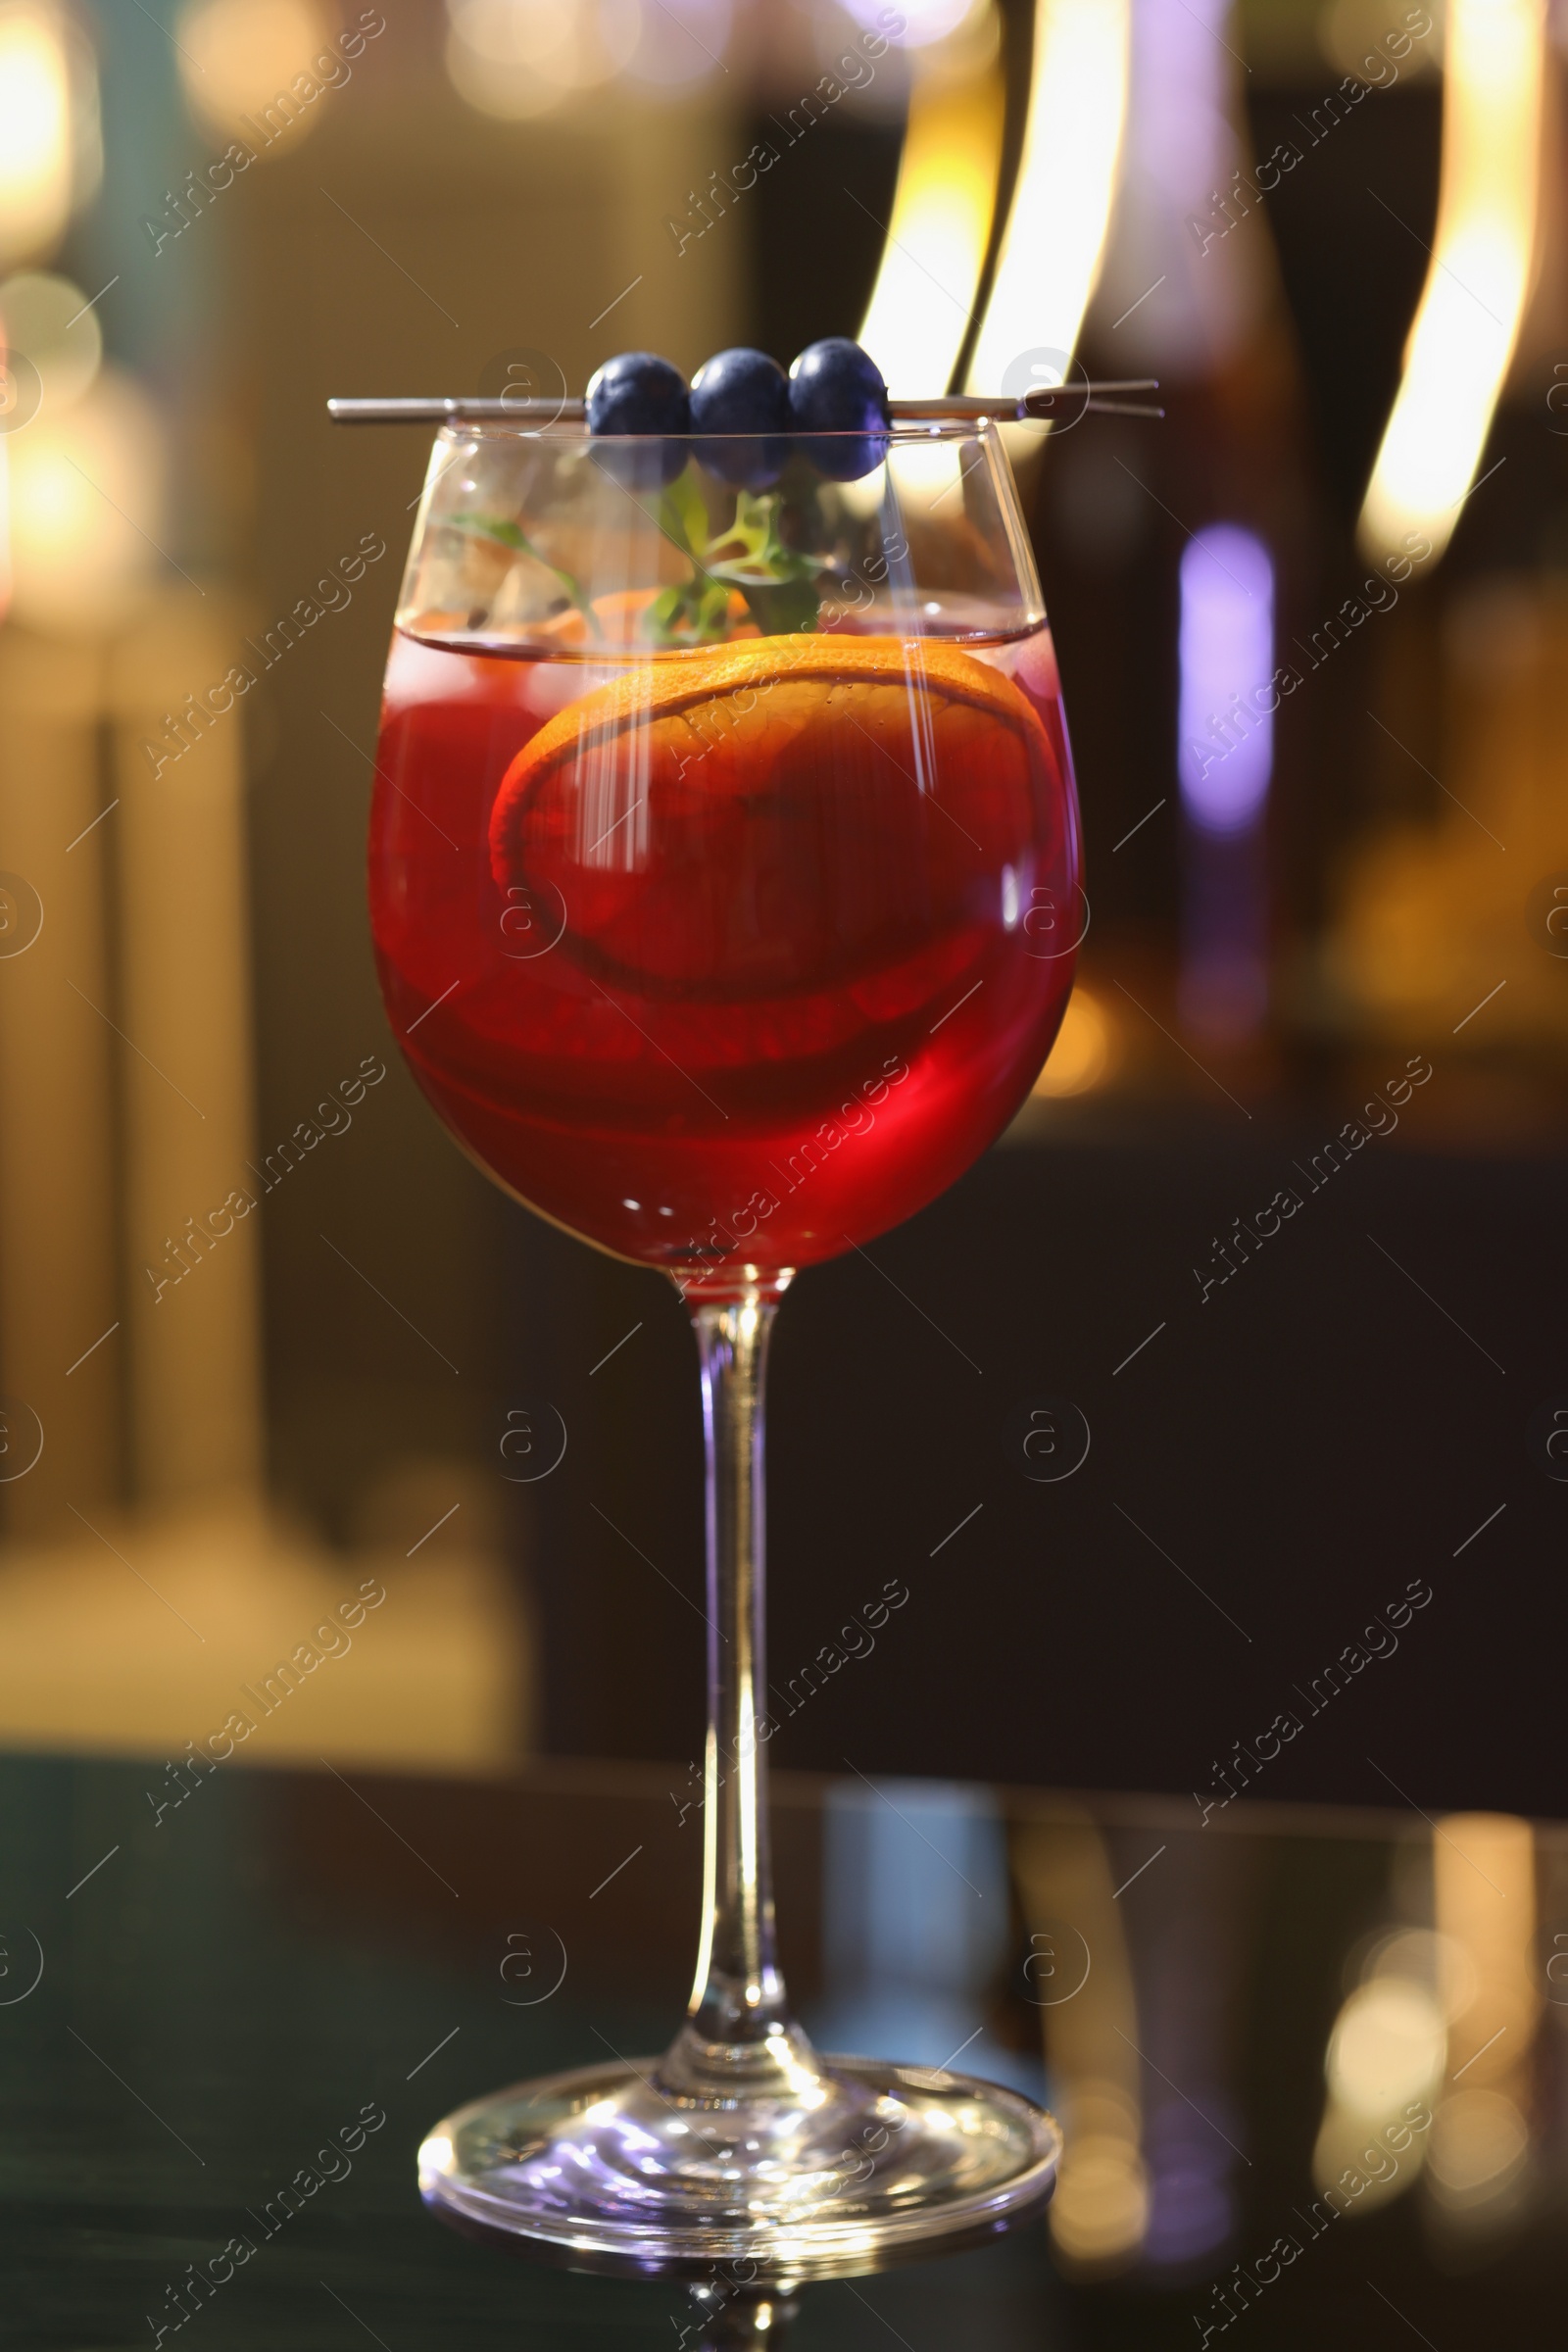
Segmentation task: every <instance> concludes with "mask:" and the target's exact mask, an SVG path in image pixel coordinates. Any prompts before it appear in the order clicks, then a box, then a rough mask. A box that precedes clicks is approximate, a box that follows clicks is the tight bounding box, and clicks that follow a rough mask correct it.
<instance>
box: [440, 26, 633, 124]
mask: <svg viewBox="0 0 1568 2352" xmlns="http://www.w3.org/2000/svg"><path fill="white" fill-rule="evenodd" d="M447 6H448V14H449V16H450V18H451V21H452V30H451V32H450V34H449V35H448V39H447V72H448V73H450V74H451V76H452V81H453V86H454V87H455V88H456V89H457V91H458V92H459V94H460V96H462V97H464V98H466V100H467V102H468V104H469V105H470V106H472V107H476V108H477V109H478V110H479V112H480V113H481V114H486V115H498V116H500V117H501V118H502V120H503V121H506V122H518V123H520V122H527V121H529V120H530V119H531V118H533V117H534V116H537V115H544V114H548V113H550V112H551V110H552V109H553V108H555V107H558V106H560V105H562V104H563V103H564V101H565V100H566V99H568V98H570V97H571V96H573V95H574V94H575V93H578V92H581V91H584V90H591V89H596V88H598V87H599V86H600V84H602V83H604V82H607V81H609V80H611V79H612V78H613V76H614V75H615V74H616V73H619V72H620V70H621V68H622V67H623V66H625V65H626V64H627V63H628V61H629V60H630V58H631V56H632V53H633V51H634V50H635V49H636V47H637V43H638V38H639V35H640V33H641V30H642V12H641V8H640V6H639V0H447Z"/></svg>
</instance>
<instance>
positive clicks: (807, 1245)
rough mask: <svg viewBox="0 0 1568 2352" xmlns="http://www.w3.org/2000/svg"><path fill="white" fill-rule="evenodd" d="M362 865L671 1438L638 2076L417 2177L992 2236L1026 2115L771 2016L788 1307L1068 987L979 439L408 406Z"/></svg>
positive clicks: (1067, 839)
mask: <svg viewBox="0 0 1568 2352" xmlns="http://www.w3.org/2000/svg"><path fill="white" fill-rule="evenodd" d="M369 890H370V907H371V918H372V927H373V932H374V939H375V950H376V957H377V962H378V967H379V971H380V978H381V986H382V991H383V995H384V998H385V1003H386V1008H387V1012H388V1016H389V1018H390V1020H391V1023H392V1027H393V1029H394V1030H395V1032H396V1034H397V1036H398V1039H399V1042H400V1044H401V1046H402V1049H403V1052H404V1054H406V1055H407V1057H408V1060H409V1064H410V1066H411V1068H412V1069H413V1072H414V1074H415V1077H416V1078H417V1081H418V1084H419V1085H420V1087H421V1088H422V1089H423V1091H424V1093H425V1094H426V1095H427V1096H428V1097H429V1100H430V1102H431V1103H432V1104H433V1105H434V1107H435V1109H436V1111H437V1113H438V1115H439V1116H440V1117H441V1118H442V1119H443V1120H444V1121H445V1123H446V1125H447V1126H448V1128H449V1129H450V1130H451V1132H452V1134H453V1135H454V1136H455V1137H456V1139H457V1141H458V1142H459V1144H460V1145H461V1146H462V1147H463V1148H464V1150H466V1152H468V1153H469V1154H470V1156H471V1157H473V1158H474V1159H476V1160H477V1161H478V1162H479V1164H480V1166H481V1167H483V1168H484V1169H485V1170H486V1171H487V1172H488V1173H489V1174H490V1175H491V1176H492V1177H494V1178H495V1180H496V1181H497V1182H498V1183H499V1184H501V1185H502V1186H503V1187H504V1188H505V1189H506V1190H507V1191H509V1192H510V1193H512V1194H513V1195H514V1196H515V1198H516V1199H517V1200H519V1201H523V1202H524V1203H525V1204H526V1205H527V1206H529V1207H531V1208H533V1209H535V1210H536V1211H538V1212H539V1213H540V1214H542V1215H544V1216H547V1217H549V1218H551V1219H552V1220H553V1221H554V1222H555V1223H557V1224H559V1225H563V1226H564V1227H565V1228H566V1229H567V1230H568V1231H569V1232H571V1233H574V1234H576V1235H578V1236H580V1237H581V1238H582V1239H584V1240H586V1241H588V1242H591V1243H593V1244H595V1245H596V1246H597V1247H598V1248H600V1249H602V1250H608V1251H610V1252H612V1253H613V1254H614V1255H617V1256H619V1257H622V1258H627V1259H630V1260H632V1261H634V1262H635V1263H638V1264H641V1265H646V1266H654V1267H658V1268H661V1269H662V1270H663V1271H664V1272H665V1273H666V1274H667V1275H668V1276H669V1277H670V1279H671V1280H672V1281H673V1282H674V1283H675V1285H676V1287H677V1289H678V1290H679V1292H680V1293H681V1295H682V1297H683V1298H684V1299H685V1301H686V1304H687V1306H688V1309H689V1311H690V1313H691V1315H692V1320H693V1323H694V1326H695V1330H696V1337H697V1345H698V1351H699V1359H700V1368H701V1379H702V1396H703V1419H704V1434H705V1440H706V1446H707V1528H708V1609H707V1617H708V1689H709V1731H708V1741H707V1756H706V1799H705V1816H704V1818H705V1874H706V1875H705V1892H704V1907H703V1919H702V1932H701V1939H700V1947H699V1953H698V1961H697V1974H696V1985H695V1988H694V1991H693V1994H692V2000H691V2006H690V2010H689V2012H688V2015H687V2017H686V2020H685V2022H684V2023H683V2024H682V2025H681V2027H680V2029H679V2031H678V2033H677V2034H676V2035H675V2038H674V2040H673V2042H672V2043H671V2045H670V2047H669V2049H668V2050H667V2051H666V2052H665V2054H664V2055H663V2057H662V2058H658V2059H652V2058H638V2059H636V2060H633V2061H620V2060H616V2061H615V2062H613V2063H608V2064H604V2065H598V2066H592V2067H588V2068H584V2069H580V2070H577V2071H575V2072H573V2073H570V2074H564V2075H558V2076H555V2077H553V2078H551V2079H549V2080H546V2081H543V2082H529V2083H523V2084H520V2085H518V2086H516V2087H515V2088H514V2089H510V2090H505V2091H501V2092H498V2093H495V2094H493V2095H491V2096H489V2097H487V2098H483V2099H480V2100H478V2101H476V2102H475V2103H474V2104H472V2105H471V2106H468V2107H465V2108H464V2109H462V2110H461V2111H460V2112H459V2113H457V2114H455V2115H453V2116H451V2117H449V2118H447V2119H446V2120H445V2121H444V2122H443V2123H441V2124H439V2125H438V2126H437V2127H436V2128H435V2130H434V2131H432V2132H431V2134H430V2135H429V2137H428V2138H427V2139H426V2140H425V2142H424V2145H423V2147H422V2149H421V2151H420V2159H419V2163H420V2181H421V2187H422V2189H423V2193H424V2195H425V2197H426V2199H427V2200H428V2201H429V2202H430V2203H431V2204H432V2205H433V2206H434V2207H436V2208H437V2209H439V2210H441V2211H443V2212H444V2213H445V2215H446V2216H447V2218H449V2219H451V2220H453V2221H455V2222H457V2223H458V2224H459V2225H460V2226H466V2227H467V2228H469V2229H478V2230H480V2231H481V2232H487V2231H504V2232H507V2233H509V2234H511V2235H513V2236H515V2238H518V2239H521V2240H531V2241H534V2246H535V2250H541V2251H542V2250H554V2251H555V2253H556V2254H557V2256H558V2257H559V2258H562V2259H567V2260H571V2261H576V2262H585V2263H588V2264H590V2265H593V2266H595V2267H601V2268H609V2269H616V2268H619V2269H623V2270H626V2271H628V2272H649V2271H659V2272H662V2273H671V2272H675V2273H678V2272H680V2271H682V2270H683V2269H684V2270H688V2271H692V2272H701V2271H705V2270H709V2269H711V2266H712V2265H713V2264H715V2263H728V2264H732V2265H737V2266H743V2267H744V2272H745V2276H746V2278H748V2279H750V2280H756V2279H759V2278H760V2279H764V2280H765V2279H768V2278H775V2279H801V2278H813V2277H822V2276H828V2275H832V2274H833V2273H835V2272H839V2271H844V2272H849V2271H859V2270H864V2269H867V2268H872V2267H875V2266H876V2265H877V2264H878V2263H880V2262H883V2261H886V2260H890V2259H893V2258H894V2257H895V2256H896V2255H898V2254H899V2253H907V2252H910V2251H920V2250H925V2249H927V2248H929V2247H930V2246H931V2245H932V2244H933V2242H934V2241H945V2242H946V2243H948V2244H956V2243H961V2242H965V2241H966V2240H967V2239H970V2238H973V2237H975V2236H978V2235H983V2234H986V2233H989V2232H990V2231H992V2230H994V2229H998V2228H1001V2227H1004V2226H1005V2224H1006V2223H1007V2222H1008V2221H1009V2220H1010V2219H1012V2218H1014V2217H1016V2216H1018V2215H1020V2214H1022V2213H1024V2212H1027V2211H1032V2210H1033V2209H1034V2208H1035V2207H1036V2206H1038V2205H1039V2204H1040V2203H1041V2202H1042V2201H1043V2200H1044V2198H1045V2196H1046V2195H1048V2194H1049V2192H1050V2189H1051V2186H1052V2184H1053V2182H1054V2172H1055V2163H1056V2157H1057V2153H1058V2150H1059V2145H1060V2140H1059V2134H1058V2131H1057V2129H1056V2126H1055V2124H1054V2122H1053V2120H1052V2119H1051V2117H1050V2116H1048V2115H1047V2114H1045V2113H1044V2112H1043V2111H1042V2110H1041V2109H1039V2108H1038V2107H1036V2106H1034V2105H1033V2104H1032V2103H1031V2102H1030V2101H1029V2100H1027V2099H1025V2098H1022V2097H1020V2096H1019V2095H1018V2094H1016V2093H1015V2092H1012V2091H1009V2090H1005V2089H1001V2088H998V2087H996V2086H994V2085H991V2084H988V2083H984V2082H978V2081H976V2080H974V2079H973V2078H970V2077H967V2076H963V2075H956V2074H952V2073H948V2072H946V2071H943V2070H931V2069H928V2068H914V2067H907V2066H897V2065H892V2064H884V2063H881V2062H871V2061H867V2060H863V2059H849V2058H831V2059H829V2058H823V2057H821V2056H819V2055H818V2054H817V2052H816V2051H815V2050H814V2049H813V2048H812V2046H811V2044H810V2042H809V2039H808V2037H807V2035H806V2034H805V2033H804V2032H803V2030H802V2029H801V2027H800V2025H799V2024H798V2023H797V2022H796V2021H795V2019H794V2018H793V2017H792V2015H791V2012H790V2009H789V2005H788V2002H787V1999H786V1996H785V1990H784V1985H783V1982H782V1979H781V1977H780V1974H779V1970H778V1966H777V1963H776V1959H775V1955H774V1932H773V1906H772V1893H771V1883H770V1875H769V1862H768V1830H767V1809H766V1766H767V1743H768V1741H769V1740H770V1739H771V1737H772V1732H773V1729H774V1726H773V1723H772V1722H771V1720H770V1718H769V1716H768V1712H767V1709H768V1704H769V1701H768V1695H767V1686H766V1678H765V1673H764V1669H763V1579H762V1538H763V1499H762V1464H763V1441H762V1391H763V1374H764V1368H765V1361H766V1353H767V1343H768V1335H769V1331H770V1328H771V1325H772V1322H773V1317H774V1314H775V1311H776V1308H777V1304H778V1300H779V1299H780V1297H781V1296H782V1294H783V1293H784V1291H785V1289H786V1287H787V1286H788V1284H789V1283H790V1282H791V1280H792V1279H793V1278H794V1276H795V1274H796V1273H797V1272H798V1271H799V1270H800V1269H801V1268H802V1267H803V1266H809V1265H811V1264H814V1263H815V1262H816V1261H818V1260H819V1259H823V1258H828V1257H832V1256H835V1255H837V1254H839V1253H841V1252H842V1251H844V1250H848V1249H850V1248H851V1247H852V1246H860V1245H863V1244H865V1243H866V1242H868V1241H870V1240H871V1239H872V1238H873V1237H874V1236H875V1235H877V1234H879V1233H883V1232H885V1231H886V1230H887V1228H888V1227H889V1226H892V1225H895V1224H897V1223H898V1222H899V1221H900V1220H901V1219H903V1218H905V1217H907V1216H909V1215H910V1214H911V1213H912V1212H913V1211H914V1210H915V1209H917V1208H919V1207H921V1206H922V1205H923V1204H924V1203H925V1202H927V1201H931V1200H932V1199H933V1198H934V1197H935V1196H936V1195H937V1194H938V1193H940V1192H941V1191H942V1190H943V1189H944V1188H945V1187H946V1186H947V1185H949V1184H950V1183H952V1182H953V1181H954V1179H955V1178H956V1177H957V1176H958V1175H959V1174H961V1173H962V1171H963V1170H964V1169H965V1168H967V1167H968V1166H969V1165H970V1163H971V1162H972V1161H973V1160H974V1159H975V1158H976V1157H977V1156H978V1154H979V1153H980V1152H982V1151H984V1150H985V1148H986V1147H987V1145H988V1144H990V1143H991V1142H992V1141H993V1140H994V1138H995V1137H996V1136H997V1135H998V1133H999V1132H1000V1131H1001V1129H1002V1128H1003V1127H1004V1126H1005V1124H1006V1122H1007V1120H1008V1119H1009V1118H1010V1117H1011V1116H1012V1115H1013V1113H1014V1112H1015V1111H1016V1109H1017V1108H1018V1105H1019V1103H1021V1102H1022V1100H1023V1098H1024V1096H1025V1095H1026V1094H1027V1092H1028V1090H1029V1087H1030V1085H1031V1083H1032V1081H1033V1079H1034V1077H1035V1075H1036V1073H1037V1071H1038V1070H1039V1068H1040V1066H1041V1064H1042V1062H1043V1061H1044V1059H1045V1057H1046V1054H1048V1052H1049V1051H1050V1048H1051V1045H1052V1042H1053V1040H1054V1036H1055V1032H1056V1029H1057V1026H1058V1024H1059V1022H1060V1019H1061V1015H1062V1011H1063V1009H1064V1006H1065V1004H1066V1000H1067V996H1068V992H1069V990H1070V987H1071V980H1072V968H1073V956H1074V951H1075V948H1076V945H1077V941H1078V938H1079V936H1080V934H1081V929H1082V920H1083V915H1084V912H1085V903H1084V901H1083V896H1082V889H1081V884H1080V879H1079V838H1078V819H1077V809H1076V803H1075V798H1074V792H1073V783H1072V770H1071V762H1070V756H1069V752H1068V746H1067V738H1066V733H1065V728H1064V724H1063V718H1062V711H1061V701H1060V692H1059V687H1058V682H1057V675H1056V666H1055V660H1054V653H1053V649H1052V642H1051V637H1050V634H1049V631H1048V629H1047V626H1046V619H1045V611H1044V606H1043V604H1042V601H1041V595H1040V588H1039V583H1038V580H1037V578H1036V575H1035V570H1034V565H1033V562H1032V560H1031V557H1030V553H1029V546H1028V541H1027V538H1026V536H1025V532H1024V529H1023V525H1022V520H1021V517H1020V515H1019V513H1018V508H1017V503H1016V498H1015V493H1014V489H1013V484H1012V478H1011V474H1010V471H1009V469H1008V466H1007V461H1006V458H1005V452H1004V450H1003V447H1002V443H1001V439H1000V436H999V435H998V434H997V432H996V430H995V429H994V427H993V426H991V425H990V424H989V423H985V422H976V421H974V420H972V419H965V420H955V419H947V420H941V419H934V420H932V421H930V422H928V423H921V424H914V425H910V424H898V425H892V426H890V427H889V428H888V429H887V431H886V432H885V433H878V434H876V435H874V436H864V435H861V436H856V435H849V434H802V435H796V436H794V437H792V438H791V439H790V440H789V441H788V442H787V443H786V442H784V441H782V440H780V441H778V442H772V443H770V442H761V441H758V440H744V439H739V438H737V439H733V440H724V439H715V438H712V437H710V438H708V439H706V440H700V439H678V438H668V439H662V440H651V439H648V438H636V437H631V438H619V439H599V440H595V439H593V438H592V437H590V436H589V435H588V434H587V433H586V432H584V431H583V430H582V429H581V428H580V427H574V426H570V425H566V424H557V425H554V426H552V427H549V428H547V429H543V430H539V431H531V432H530V431H527V430H524V429H521V428H520V427H518V426H516V425H515V424H511V423H500V424H494V425H492V424H483V425H475V424H471V423H463V422H461V421H456V422H453V423H451V424H449V425H448V426H447V427H446V428H445V429H443V430H442V432H441V433H440V434H439V435H438V437H437V440H436V443H435V447H434V450H433V452H432V456H431V463H430V470H429V475H428V478H427V482H426V486H425V491H424V496H423V501H422V504H421V506H420V510H419V515H418V519H417V525H416V529H415V534H414V543H413V547H412V550H411V553H410V557H409V564H408V570H407V573H406V576H405V580H404V584H403V590H402V595H401V599H400V602H399V606H398V612H397V620H396V628H395V633H394V637H393V642H392V650H391V656H390V660H389V662H388V667H387V676H386V694H385V706H384V712H383V718H382V728H381V738H380V747H379V754H378V759H377V781H376V790H375V800H374V807H373V810H372V815H371V823H370V858H369ZM735 2275H736V2276H737V2277H738V2276H740V2275H741V2274H740V2272H739V2271H737V2272H736V2274H735Z"/></svg>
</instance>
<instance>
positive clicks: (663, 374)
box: [586, 351, 691, 488]
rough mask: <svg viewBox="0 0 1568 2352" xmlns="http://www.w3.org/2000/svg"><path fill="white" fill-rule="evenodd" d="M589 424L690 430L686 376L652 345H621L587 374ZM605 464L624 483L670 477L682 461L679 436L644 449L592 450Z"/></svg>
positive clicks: (604, 428)
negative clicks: (631, 347)
mask: <svg viewBox="0 0 1568 2352" xmlns="http://www.w3.org/2000/svg"><path fill="white" fill-rule="evenodd" d="M586 407H587V412H588V430H589V432H590V433H592V434H594V435H595V436H596V437H597V436H598V435H600V434H605V433H613V434H623V433H630V434H637V435H645V434H646V435H648V436H650V437H652V436H654V435H664V434H684V433H689V432H690V430H691V396H690V394H689V393H688V392H687V389H686V378H685V377H684V376H683V375H682V374H681V371H680V369H679V368H673V367H671V365H670V363H669V362H668V360H662V359H660V358H659V357H658V355H657V353H655V352H652V351H622V352H619V353H617V354H616V356H615V358H614V359H613V360H607V361H606V362H605V364H604V366H603V367H602V368H596V369H595V370H594V373H593V374H592V375H591V376H590V377H589V379H588V397H587V402H586ZM594 455H595V457H596V458H597V459H598V461H599V463H600V465H602V466H604V467H605V468H606V470H607V471H608V472H610V473H613V475H614V476H615V478H616V480H617V481H623V482H625V483H626V485H627V487H628V488H651V487H652V486H653V485H654V484H655V483H656V482H660V481H664V482H672V481H673V480H674V479H675V476H676V475H677V474H678V473H679V472H680V471H681V469H682V467H683V466H685V464H686V458H687V452H686V450H685V448H684V447H683V446H682V445H681V443H680V442H679V441H678V440H675V441H671V440H664V439H661V440H659V441H658V443H657V445H656V446H654V447H651V448H650V449H648V450H647V451H643V450H609V449H600V450H596V451H595V452H594Z"/></svg>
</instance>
